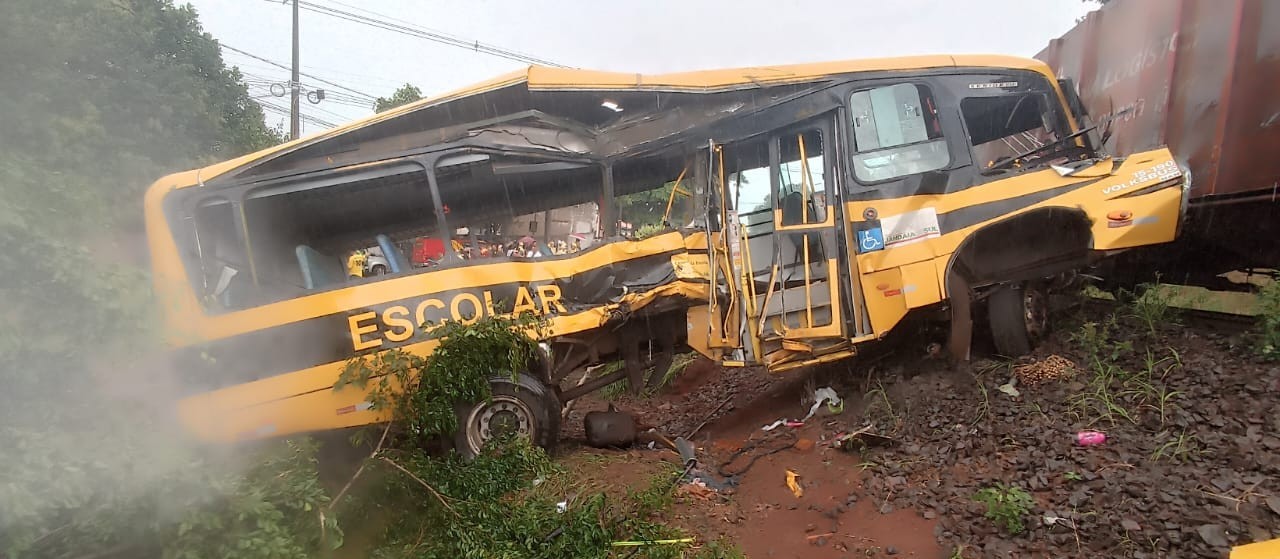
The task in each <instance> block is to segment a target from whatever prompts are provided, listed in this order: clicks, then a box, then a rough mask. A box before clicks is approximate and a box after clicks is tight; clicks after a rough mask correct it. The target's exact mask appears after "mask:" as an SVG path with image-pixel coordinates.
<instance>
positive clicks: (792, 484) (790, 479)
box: [787, 470, 804, 498]
mask: <svg viewBox="0 0 1280 559" xmlns="http://www.w3.org/2000/svg"><path fill="white" fill-rule="evenodd" d="M799 477H800V474H797V473H795V472H793V471H791V470H787V488H789V489H791V493H792V494H794V495H795V496H796V498H800V497H803V496H804V489H803V488H801V487H800V483H799V482H797V481H796V479H797V478H799Z"/></svg>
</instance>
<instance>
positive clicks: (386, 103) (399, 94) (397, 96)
mask: <svg viewBox="0 0 1280 559" xmlns="http://www.w3.org/2000/svg"><path fill="white" fill-rule="evenodd" d="M419 99H422V90H421V89H418V86H416V85H412V84H407V83H406V84H404V85H402V86H400V89H397V90H395V92H394V93H392V94H391V96H390V97H379V98H378V99H377V100H376V101H374V104H373V111H374V112H377V113H380V112H383V111H388V110H391V109H394V108H396V107H399V106H401V105H408V104H409V103H412V102H414V101H417V100H419Z"/></svg>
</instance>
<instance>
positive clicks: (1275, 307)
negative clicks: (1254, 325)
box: [1254, 281, 1280, 361]
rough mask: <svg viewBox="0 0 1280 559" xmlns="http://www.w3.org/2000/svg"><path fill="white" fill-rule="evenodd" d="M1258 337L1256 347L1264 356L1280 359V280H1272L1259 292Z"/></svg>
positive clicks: (1274, 359) (1272, 359) (1269, 358)
mask: <svg viewBox="0 0 1280 559" xmlns="http://www.w3.org/2000/svg"><path fill="white" fill-rule="evenodd" d="M1258 317H1259V320H1258V339H1257V342H1255V344H1254V345H1255V347H1256V349H1257V351H1258V354H1259V355H1261V356H1262V357H1263V358H1265V359H1268V360H1271V361H1276V360H1280V281H1272V282H1270V283H1268V284H1267V285H1265V286H1263V288H1262V290H1261V291H1260V292H1259V293H1258Z"/></svg>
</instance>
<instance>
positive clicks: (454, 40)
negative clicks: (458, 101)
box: [267, 0, 569, 68]
mask: <svg viewBox="0 0 1280 559" xmlns="http://www.w3.org/2000/svg"><path fill="white" fill-rule="evenodd" d="M267 1H268V2H271V1H272V0H267ZM298 6H299V7H300V8H302V9H304V10H307V11H310V12H314V13H318V14H322V15H327V16H329V17H333V18H337V19H341V20H345V21H349V22H352V23H359V24H361V25H367V26H370V27H376V28H378V29H383V30H386V31H391V32H394V33H400V34H401V35H407V36H410V37H416V38H419V39H426V40H428V41H433V42H436V43H441V44H445V45H449V46H453V47H458V48H463V49H467V50H470V51H474V52H479V53H483V54H488V55H492V56H497V57H499V58H505V59H507V60H513V61H516V62H521V63H524V64H535V65H540V66H552V67H556V68H568V67H569V66H567V65H564V64H560V63H558V62H554V61H552V60H548V59H545V58H540V57H537V56H533V55H530V54H524V53H521V52H518V51H515V50H511V49H507V48H503V47H499V46H496V45H490V44H487V43H482V42H480V41H474V40H470V39H464V38H461V37H456V36H453V35H448V34H445V33H441V32H439V31H433V30H430V29H426V28H423V27H419V26H417V25H411V24H410V25H404V24H400V23H395V22H393V21H388V20H387V19H383V18H386V17H387V16H380V17H370V16H365V15H361V14H357V13H354V12H348V11H346V10H340V9H337V8H333V7H329V6H324V5H321V4H314V3H311V2H302V1H299V2H298ZM362 11H366V12H368V10H362ZM368 13H373V12H368Z"/></svg>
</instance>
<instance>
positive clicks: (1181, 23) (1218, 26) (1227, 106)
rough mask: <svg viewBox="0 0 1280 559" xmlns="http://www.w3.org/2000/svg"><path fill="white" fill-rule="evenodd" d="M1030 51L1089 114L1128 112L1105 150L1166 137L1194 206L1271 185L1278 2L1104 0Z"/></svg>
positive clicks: (1278, 120) (1278, 109) (1271, 194)
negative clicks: (1186, 172) (1186, 176)
mask: <svg viewBox="0 0 1280 559" xmlns="http://www.w3.org/2000/svg"><path fill="white" fill-rule="evenodd" d="M1036 58H1039V59H1040V60H1043V61H1045V62H1046V63H1048V64H1049V65H1050V66H1052V67H1053V68H1054V69H1055V71H1057V73H1058V75H1059V77H1069V78H1072V79H1073V80H1075V82H1076V85H1077V87H1078V88H1079V90H1080V96H1081V98H1082V100H1083V101H1084V104H1085V107H1086V108H1087V109H1088V110H1089V113H1090V115H1091V116H1093V117H1094V118H1095V120H1097V118H1098V117H1102V116H1105V115H1108V114H1112V113H1118V112H1120V111H1122V110H1124V109H1130V110H1131V112H1130V113H1128V114H1126V115H1124V116H1122V117H1121V118H1120V119H1118V120H1117V121H1116V122H1115V123H1114V136H1113V137H1112V139H1111V141H1110V142H1108V144H1107V147H1108V148H1109V150H1110V151H1112V152H1113V153H1116V154H1118V155H1124V154H1128V153H1133V152H1136V151H1141V150H1144V149H1149V148H1152V147H1156V146H1159V145H1168V146H1169V148H1170V149H1171V150H1172V151H1173V153H1174V155H1175V156H1176V157H1177V158H1178V159H1179V160H1180V161H1182V162H1183V164H1184V165H1187V166H1189V167H1190V169H1191V178H1192V181H1191V183H1192V197H1193V200H1194V202H1193V203H1194V204H1195V205H1197V206H1207V205H1217V204H1219V203H1226V202H1232V201H1234V202H1246V201H1248V202H1258V201H1260V200H1263V199H1266V200H1271V201H1274V199H1275V197H1276V196H1277V195H1278V194H1280V192H1277V188H1278V186H1280V185H1278V183H1280V0H1112V1H1111V2H1108V3H1107V4H1106V5H1105V6H1103V7H1102V8H1101V9H1098V10H1095V11H1093V12H1091V13H1090V14H1089V15H1088V16H1086V17H1085V18H1084V20H1083V21H1081V22H1080V23H1079V24H1078V25H1076V26H1075V27H1074V28H1072V29H1071V30H1070V31H1068V32H1067V34H1066V35H1063V36H1062V37H1061V38H1059V39H1054V40H1053V41H1051V42H1050V43H1049V46H1048V47H1046V48H1045V49H1044V50H1043V51H1041V52H1040V53H1039V54H1037V55H1036ZM1269 215H1270V214H1269Z"/></svg>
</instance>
